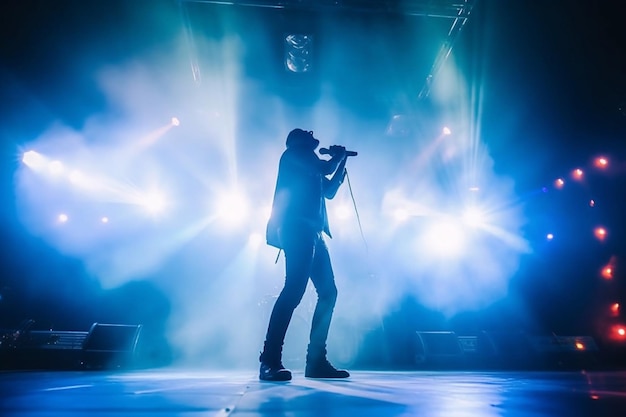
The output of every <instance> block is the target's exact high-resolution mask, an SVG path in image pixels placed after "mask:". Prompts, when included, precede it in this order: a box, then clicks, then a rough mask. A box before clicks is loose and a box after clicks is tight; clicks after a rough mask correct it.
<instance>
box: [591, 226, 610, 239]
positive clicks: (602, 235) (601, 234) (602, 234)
mask: <svg viewBox="0 0 626 417" xmlns="http://www.w3.org/2000/svg"><path fill="white" fill-rule="evenodd" d="M593 234H594V236H595V237H596V238H597V239H598V240H604V239H606V235H607V231H606V229H605V228H604V227H596V228H595V229H594V230H593Z"/></svg>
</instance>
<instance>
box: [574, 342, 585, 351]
mask: <svg viewBox="0 0 626 417" xmlns="http://www.w3.org/2000/svg"><path fill="white" fill-rule="evenodd" d="M575 346H576V349H578V350H584V349H585V345H584V344H583V343H582V342H576V344H575Z"/></svg>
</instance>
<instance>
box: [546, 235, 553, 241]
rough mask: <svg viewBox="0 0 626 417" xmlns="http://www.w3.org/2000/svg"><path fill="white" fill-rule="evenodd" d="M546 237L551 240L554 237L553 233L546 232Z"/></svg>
mask: <svg viewBox="0 0 626 417" xmlns="http://www.w3.org/2000/svg"><path fill="white" fill-rule="evenodd" d="M546 239H548V240H552V239H554V235H553V234H552V233H548V234H547V235H546Z"/></svg>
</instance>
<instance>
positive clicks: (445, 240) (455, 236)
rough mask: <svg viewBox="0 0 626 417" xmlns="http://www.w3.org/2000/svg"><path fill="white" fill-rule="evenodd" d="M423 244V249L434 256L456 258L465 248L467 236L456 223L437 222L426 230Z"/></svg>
mask: <svg viewBox="0 0 626 417" xmlns="http://www.w3.org/2000/svg"><path fill="white" fill-rule="evenodd" d="M423 244H424V245H423V247H424V248H427V250H428V251H429V252H431V253H432V254H433V255H437V256H441V257H446V258H448V257H456V256H458V255H460V254H461V252H462V251H463V249H464V247H465V235H464V233H463V230H462V227H461V225H460V224H457V223H456V222H453V221H440V222H435V223H434V224H432V225H431V226H430V227H429V228H428V229H427V230H426V233H425V234H424V236H423Z"/></svg>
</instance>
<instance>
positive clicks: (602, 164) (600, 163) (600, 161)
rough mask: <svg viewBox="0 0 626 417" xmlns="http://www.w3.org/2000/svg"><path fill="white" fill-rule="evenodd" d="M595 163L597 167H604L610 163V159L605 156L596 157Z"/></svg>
mask: <svg viewBox="0 0 626 417" xmlns="http://www.w3.org/2000/svg"><path fill="white" fill-rule="evenodd" d="M594 165H595V166H596V167H597V168H600V169H604V168H606V167H607V166H608V165H609V161H608V159H606V158H604V157H599V158H596V160H595V161H594Z"/></svg>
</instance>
